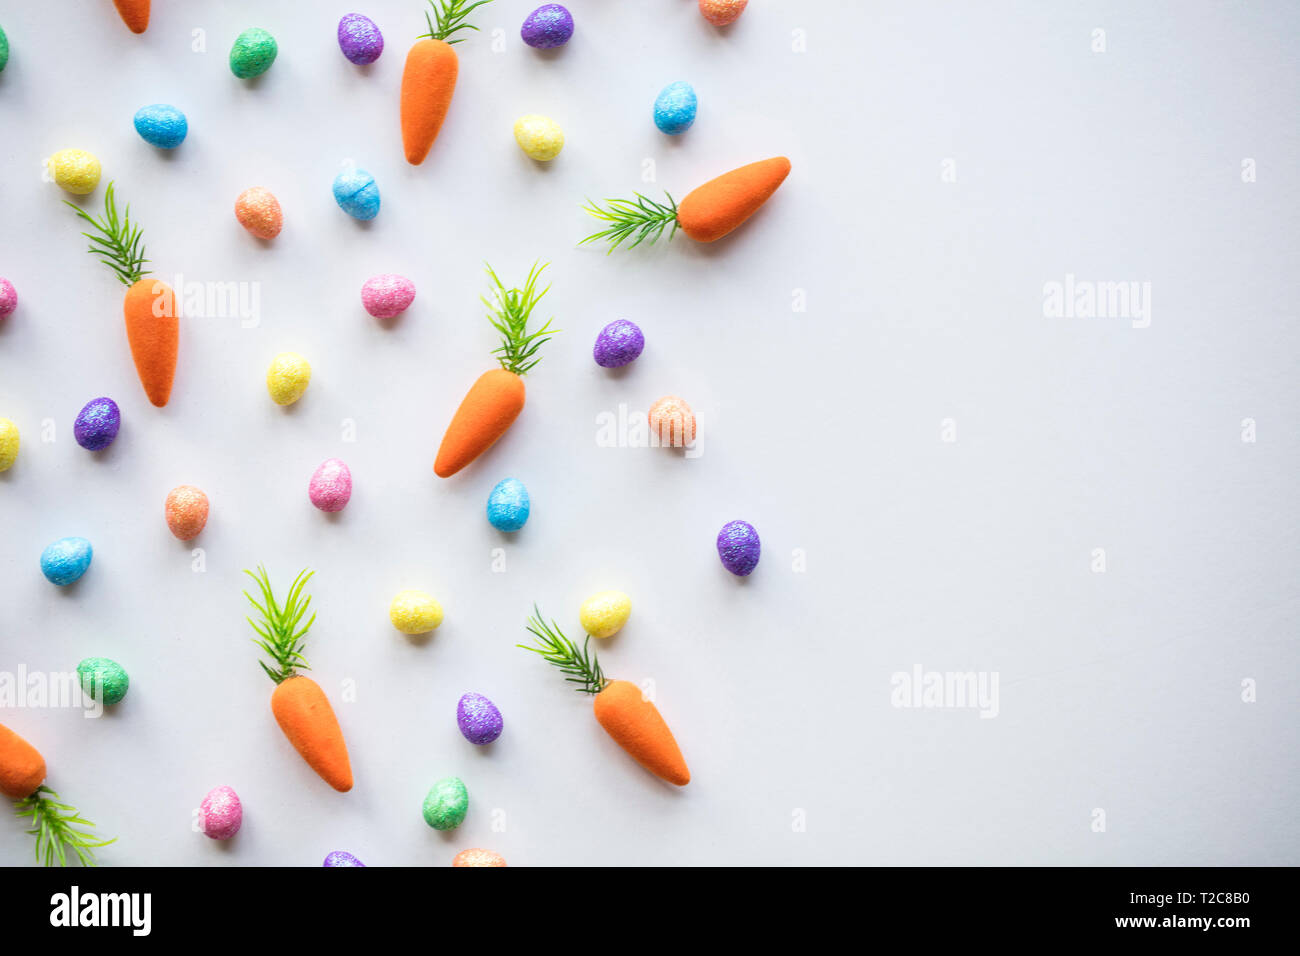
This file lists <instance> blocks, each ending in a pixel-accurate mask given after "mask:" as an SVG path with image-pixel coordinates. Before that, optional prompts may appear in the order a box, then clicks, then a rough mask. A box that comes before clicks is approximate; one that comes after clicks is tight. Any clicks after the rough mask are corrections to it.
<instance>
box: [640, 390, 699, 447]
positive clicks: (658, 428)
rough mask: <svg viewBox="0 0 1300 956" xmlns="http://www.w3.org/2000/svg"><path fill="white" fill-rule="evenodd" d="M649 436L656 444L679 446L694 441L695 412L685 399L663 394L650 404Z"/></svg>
mask: <svg viewBox="0 0 1300 956" xmlns="http://www.w3.org/2000/svg"><path fill="white" fill-rule="evenodd" d="M649 420H650V437H651V438H652V439H657V440H658V444H660V445H667V446H668V447H670V448H680V447H682V446H683V445H689V444H690V443H691V442H693V441H695V413H694V412H693V411H691V406H689V405H687V404H686V400H685V399H682V398H678V397H677V396H676V395H665V396H664V397H663V398H661V399H659V401H657V402H655V403H654V404H653V405H651V406H650V412H649Z"/></svg>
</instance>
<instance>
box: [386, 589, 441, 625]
mask: <svg viewBox="0 0 1300 956" xmlns="http://www.w3.org/2000/svg"><path fill="white" fill-rule="evenodd" d="M388 619H389V620H390V621H392V622H393V627H395V628H397V629H398V630H399V631H401V632H402V633H403V634H428V633H429V632H430V631H432V630H434V629H435V628H436V627H437V626H438V625H439V624H441V623H442V605H441V604H439V603H438V602H437V601H436V600H434V597H433V595H432V594H430V593H428V592H427V591H420V590H417V589H416V588H407V589H406V590H403V591H398V592H397V594H395V595H394V596H393V600H392V603H391V604H389V605H388Z"/></svg>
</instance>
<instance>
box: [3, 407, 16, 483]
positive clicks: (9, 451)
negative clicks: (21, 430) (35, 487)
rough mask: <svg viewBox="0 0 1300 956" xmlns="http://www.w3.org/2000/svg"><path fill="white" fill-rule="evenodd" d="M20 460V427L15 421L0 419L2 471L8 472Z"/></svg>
mask: <svg viewBox="0 0 1300 956" xmlns="http://www.w3.org/2000/svg"><path fill="white" fill-rule="evenodd" d="M17 460H18V426H17V425H16V424H14V422H13V419H10V418H0V471H8V470H9V469H10V468H12V467H13V466H14V462H16V461H17Z"/></svg>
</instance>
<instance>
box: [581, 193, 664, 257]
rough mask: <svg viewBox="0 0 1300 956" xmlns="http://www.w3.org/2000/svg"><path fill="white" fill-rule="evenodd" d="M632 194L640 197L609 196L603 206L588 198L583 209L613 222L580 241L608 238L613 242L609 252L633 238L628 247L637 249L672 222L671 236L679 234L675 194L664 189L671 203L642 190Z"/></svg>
mask: <svg viewBox="0 0 1300 956" xmlns="http://www.w3.org/2000/svg"><path fill="white" fill-rule="evenodd" d="M632 195H633V196H635V197H636V198H635V199H606V200H605V207H604V208H603V209H602V208H601V207H600V206H598V205H596V204H595V203H594V202H592V201H591V200H590V199H588V200H587V205H585V206H583V207H582V208H583V210H584V211H585V212H587V213H588V214H589V215H592V216H595V217H596V218H597V219H600V220H603V221H604V222H607V223H609V226H608V227H607V228H605V229H602V230H601V231H600V232H594V233H592V234H591V235H590V236H588V237H587V238H586V239H583V240H582V242H580V243H578V245H585V244H586V243H588V242H595V241H596V240H597V239H604V240H605V241H606V242H608V243H609V244H610V245H609V252H613V251H614V250H615V249H617V248H618V247H619V246H620V245H621V244H622V243H623V241H624V240H626V239H630V238H631V239H632V244H631V245H629V246H628V248H629V249H635V248H636V247H637V246H639V245H641V243H643V242H650V243H653V242H654V241H655V240H656V239H658V238H659V237H660V236H662V235H663V233H664V230H665V229H667V228H668V227H669V226H670V225H671V226H672V230H671V231H670V232H669V233H668V238H669V239H672V237H673V236H674V235H676V233H677V203H676V202H675V201H674V200H673V197H672V196H670V195H668V193H667V192H665V193H664V195H665V196H667V197H668V204H667V205H664V204H663V203H659V202H655V201H654V200H653V199H650V198H649V197H647V196H642V195H641V194H640V193H633V194H632ZM632 237H635V238H632Z"/></svg>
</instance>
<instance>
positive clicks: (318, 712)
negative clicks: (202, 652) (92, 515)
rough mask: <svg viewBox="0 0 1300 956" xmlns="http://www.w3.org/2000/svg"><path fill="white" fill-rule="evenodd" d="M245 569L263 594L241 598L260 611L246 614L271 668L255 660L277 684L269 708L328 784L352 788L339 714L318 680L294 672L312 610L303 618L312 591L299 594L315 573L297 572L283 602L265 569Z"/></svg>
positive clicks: (301, 661) (344, 789) (299, 662)
mask: <svg viewBox="0 0 1300 956" xmlns="http://www.w3.org/2000/svg"><path fill="white" fill-rule="evenodd" d="M244 573H245V574H247V575H248V576H249V577H250V578H252V579H253V580H254V581H256V582H257V587H258V589H259V591H260V592H261V597H262V600H261V601H260V602H259V601H258V600H257V599H256V598H254V597H253V596H252V595H251V594H249V593H248V592H247V591H245V592H244V597H246V598H248V601H249V603H250V604H252V605H253V607H254V608H256V609H257V611H258V613H259V615H260V616H261V620H260V621H254V620H253V619H252V618H251V617H250V618H248V623H249V624H251V625H252V626H253V630H255V631H257V633H258V636H257V637H255V638H253V643H254V644H256V645H257V646H258V647H260V648H262V650H264V651H265V652H266V653H267V654H268V655H269V656H270V658H271V664H272V666H270V667H268V666H267V665H266V664H265V663H263V662H261V661H259V662H258V663H259V664H261V665H262V670H264V671H265V672H266V675H267V676H268V677H270V678H271V680H273V681H275V683H276V688H275V691H274V692H273V693H272V694H271V713H272V714H274V715H275V720H276V723H278V724H279V725H280V729H281V730H282V731H283V732H284V735H285V736H286V737H288V738H289V742H290V743H291V744H293V746H294V749H295V750H297V751H298V753H299V755H300V756H301V757H302V759H303V760H305V761H307V764H308V765H309V766H310V767H311V768H312V769H313V770H315V771H316V773H318V774H320V777H321V779H322V780H324V781H325V782H326V783H328V784H329V785H330V786H331V787H333V788H334V789H335V790H338V791H340V792H342V793H347V791H349V790H351V789H352V764H351V762H350V761H349V760H348V747H347V744H346V743H344V741H343V731H342V729H340V727H339V722H338V718H337V717H335V716H334V708H332V707H331V706H330V702H329V699H328V698H327V697H326V696H325V692H324V691H323V690H321V689H320V685H319V684H317V683H316V682H315V681H314V680H312V679H311V678H309V677H303V676H302V675H301V674H298V673H297V670H298V669H299V668H301V669H303V670H307V669H309V668H308V667H307V661H306V659H304V658H303V656H302V651H303V648H304V646H305V642H304V640H303V638H304V637H306V635H307V632H308V631H309V630H310V629H311V626H312V624H313V623H315V621H316V615H315V614H313V615H312V616H311V617H310V618H309V619H308V620H307V622H306V623H305V624H304V623H303V618H304V617H306V614H307V610H308V608H309V607H310V606H311V596H310V595H304V594H303V588H305V587H306V586H307V582H308V581H310V580H311V577H312V574H313V573H314V572H312V571H300V572H299V573H298V576H297V577H296V578H294V579H293V584H292V585H291V586H290V587H289V593H288V595H287V596H286V597H285V601H284V605H283V606H281V605H280V603H279V602H278V601H276V599H275V592H274V591H273V590H272V588H271V579H270V577H269V576H268V575H267V573H266V569H265V568H262V567H260V566H259V567H258V569H257V573H253V572H252V571H247V570H246V571H244Z"/></svg>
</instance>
